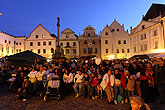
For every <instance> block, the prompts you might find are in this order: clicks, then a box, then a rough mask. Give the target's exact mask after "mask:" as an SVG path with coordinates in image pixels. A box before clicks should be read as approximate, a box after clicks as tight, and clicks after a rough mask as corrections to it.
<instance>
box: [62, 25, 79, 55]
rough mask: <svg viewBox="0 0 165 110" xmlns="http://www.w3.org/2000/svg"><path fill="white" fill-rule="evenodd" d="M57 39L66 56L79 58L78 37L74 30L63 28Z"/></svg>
mask: <svg viewBox="0 0 165 110" xmlns="http://www.w3.org/2000/svg"><path fill="white" fill-rule="evenodd" d="M59 40H60V46H61V47H62V48H63V49H64V55H65V57H66V58H79V39H78V36H77V35H76V34H75V32H74V31H72V30H71V29H69V28H67V29H65V30H64V31H62V32H61V36H60V37H59Z"/></svg>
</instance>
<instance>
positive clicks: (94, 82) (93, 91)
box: [90, 73, 97, 100]
mask: <svg viewBox="0 0 165 110" xmlns="http://www.w3.org/2000/svg"><path fill="white" fill-rule="evenodd" d="M90 85H91V96H92V99H93V100H94V99H96V97H97V96H96V90H97V77H96V76H95V74H94V73H91V84H90Z"/></svg>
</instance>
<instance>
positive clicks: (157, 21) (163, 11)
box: [129, 4, 165, 56]
mask: <svg viewBox="0 0 165 110" xmlns="http://www.w3.org/2000/svg"><path fill="white" fill-rule="evenodd" d="M129 37H130V46H131V56H134V55H142V54H152V53H161V52H165V5H161V4H152V6H151V7H150V9H149V10H148V12H147V13H146V15H145V16H144V17H143V19H142V21H141V22H140V24H139V25H138V26H137V27H135V28H134V29H132V27H131V29H130V35H129Z"/></svg>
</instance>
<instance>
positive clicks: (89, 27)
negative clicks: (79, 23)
mask: <svg viewBox="0 0 165 110" xmlns="http://www.w3.org/2000/svg"><path fill="white" fill-rule="evenodd" d="M85 30H94V31H95V29H94V28H93V27H92V26H91V25H89V26H87V27H86V28H85V29H84V30H83V31H85Z"/></svg>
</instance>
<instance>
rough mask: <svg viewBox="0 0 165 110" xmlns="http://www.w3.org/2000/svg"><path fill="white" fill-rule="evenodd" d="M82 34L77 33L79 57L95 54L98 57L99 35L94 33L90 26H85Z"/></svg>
mask: <svg viewBox="0 0 165 110" xmlns="http://www.w3.org/2000/svg"><path fill="white" fill-rule="evenodd" d="M83 31H84V33H83V34H82V35H79V40H80V57H83V56H85V57H87V56H95V57H96V58H98V57H99V58H100V52H101V50H100V36H99V35H98V34H96V33H95V29H94V28H93V27H92V26H87V27H86V28H85V29H84V30H83Z"/></svg>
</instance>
